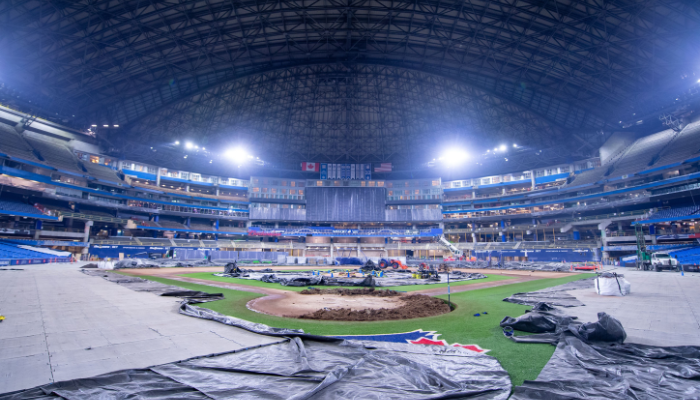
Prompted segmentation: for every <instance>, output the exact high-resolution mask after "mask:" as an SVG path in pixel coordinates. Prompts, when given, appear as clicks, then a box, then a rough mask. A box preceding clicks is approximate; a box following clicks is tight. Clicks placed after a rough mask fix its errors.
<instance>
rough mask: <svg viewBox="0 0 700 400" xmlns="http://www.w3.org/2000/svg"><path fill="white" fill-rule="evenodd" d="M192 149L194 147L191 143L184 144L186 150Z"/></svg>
mask: <svg viewBox="0 0 700 400" xmlns="http://www.w3.org/2000/svg"><path fill="white" fill-rule="evenodd" d="M192 147H194V145H193V144H192V143H191V142H186V143H185V148H186V149H191V148H192Z"/></svg>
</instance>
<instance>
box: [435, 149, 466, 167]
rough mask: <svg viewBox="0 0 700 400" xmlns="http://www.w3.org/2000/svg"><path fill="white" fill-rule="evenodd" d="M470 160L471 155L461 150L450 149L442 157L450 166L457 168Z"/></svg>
mask: <svg viewBox="0 0 700 400" xmlns="http://www.w3.org/2000/svg"><path fill="white" fill-rule="evenodd" d="M468 158H469V154H467V152H466V151H464V150H460V149H450V150H447V151H446V152H445V154H443V155H442V157H440V158H439V159H440V160H443V161H444V162H445V164H447V165H448V166H456V165H460V164H462V163H463V162H464V161H466V160H467V159H468Z"/></svg>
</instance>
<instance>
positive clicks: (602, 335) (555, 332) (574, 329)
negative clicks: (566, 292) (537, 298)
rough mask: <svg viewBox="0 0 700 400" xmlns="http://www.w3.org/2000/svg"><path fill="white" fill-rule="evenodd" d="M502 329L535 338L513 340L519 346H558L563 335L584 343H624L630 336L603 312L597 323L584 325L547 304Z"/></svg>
mask: <svg viewBox="0 0 700 400" xmlns="http://www.w3.org/2000/svg"><path fill="white" fill-rule="evenodd" d="M500 325H501V328H506V327H511V328H513V329H515V330H519V331H522V332H530V333H535V335H524V336H511V337H510V339H511V340H513V341H515V342H518V343H549V344H551V345H555V346H556V345H557V343H559V340H560V339H561V337H562V336H564V335H567V334H569V335H574V336H576V337H578V338H580V339H582V340H585V341H596V342H610V343H622V342H624V341H625V339H626V338H627V333H625V329H624V328H623V327H622V324H621V323H620V321H618V320H617V319H615V318H613V317H612V316H610V315H608V314H606V313H604V312H600V313H598V321H595V322H587V323H585V324H584V323H581V322H579V321H577V320H576V318H575V317H572V316H569V315H566V314H564V313H562V312H560V311H559V309H557V308H556V307H552V306H550V305H548V304H546V303H540V304H537V305H536V306H535V307H533V309H532V310H530V311H529V312H527V313H525V315H521V316H520V317H518V318H511V317H505V318H503V320H502V321H501V324H500Z"/></svg>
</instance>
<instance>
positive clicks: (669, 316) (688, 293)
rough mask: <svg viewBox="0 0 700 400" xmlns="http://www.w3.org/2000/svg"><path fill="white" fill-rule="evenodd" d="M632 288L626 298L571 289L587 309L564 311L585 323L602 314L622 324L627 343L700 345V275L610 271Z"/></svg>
mask: <svg viewBox="0 0 700 400" xmlns="http://www.w3.org/2000/svg"><path fill="white" fill-rule="evenodd" d="M611 271H613V272H617V273H619V274H623V275H624V277H625V279H626V280H627V281H628V282H630V284H631V285H632V288H631V293H630V294H629V295H627V296H624V297H617V296H599V295H597V294H596V293H595V289H594V288H593V286H591V289H581V290H572V291H570V292H569V293H570V294H572V295H574V296H576V298H578V299H579V300H581V301H582V302H583V303H584V304H585V306H584V307H571V308H567V309H565V312H566V313H567V314H570V315H575V316H577V317H579V319H580V320H581V321H583V322H589V321H597V320H598V317H597V314H598V312H600V311H605V312H606V313H608V314H610V315H612V316H613V317H615V318H617V319H618V320H620V322H622V326H624V328H625V331H626V332H627V342H628V343H639V344H648V345H653V346H682V345H693V346H700V273H696V272H693V273H688V272H686V273H685V276H681V273H680V272H670V271H664V272H655V271H637V270H636V269H631V268H617V269H613V270H611Z"/></svg>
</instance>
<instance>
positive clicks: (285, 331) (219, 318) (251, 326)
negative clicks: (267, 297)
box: [179, 301, 337, 341]
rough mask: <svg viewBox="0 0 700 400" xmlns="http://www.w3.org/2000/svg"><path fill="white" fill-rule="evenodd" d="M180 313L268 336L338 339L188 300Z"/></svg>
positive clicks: (182, 304)
mask: <svg viewBox="0 0 700 400" xmlns="http://www.w3.org/2000/svg"><path fill="white" fill-rule="evenodd" d="M179 312H180V314H183V315H187V316H189V317H195V318H202V319H208V320H211V321H216V322H220V323H222V324H226V325H230V326H235V327H236V328H241V329H245V330H247V331H250V332H253V333H258V334H261V335H267V336H303V337H309V338H313V339H316V340H330V341H333V340H337V339H333V338H330V337H325V336H314V335H308V334H305V333H304V330H303V329H290V328H274V327H271V326H267V325H265V324H258V323H256V322H250V321H246V320H244V319H240V318H236V317H231V316H228V315H224V314H220V313H218V312H216V311H212V310H210V309H208V308H202V307H197V306H192V305H190V304H189V303H188V302H187V301H183V302H182V303H181V304H180V310H179Z"/></svg>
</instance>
